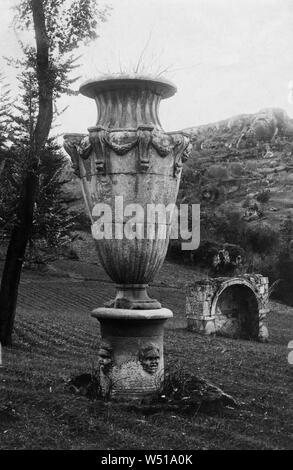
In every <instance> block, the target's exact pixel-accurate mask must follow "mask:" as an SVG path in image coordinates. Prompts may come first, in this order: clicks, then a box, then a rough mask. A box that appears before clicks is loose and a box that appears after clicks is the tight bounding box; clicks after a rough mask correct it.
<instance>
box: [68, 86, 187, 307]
mask: <svg viewBox="0 0 293 470" xmlns="http://www.w3.org/2000/svg"><path fill="white" fill-rule="evenodd" d="M80 92H81V93H82V94H83V95H85V96H87V97H89V98H92V99H94V100H95V102H96V105H97V110H98V118H97V123H96V126H94V127H90V128H89V129H88V131H89V135H88V137H85V136H84V135H80V138H78V137H77V136H76V135H75V134H68V135H66V136H65V148H66V149H67V151H68V152H69V153H70V155H71V156H72V158H73V160H74V162H75V168H76V172H77V174H78V175H79V177H80V178H81V181H82V187H83V193H84V197H85V201H86V206H87V209H88V211H89V215H90V218H91V221H92V234H93V237H94V239H95V241H96V248H97V252H98V255H99V259H100V261H101V263H102V265H103V267H104V269H105V271H106V272H107V273H108V275H109V276H110V278H111V279H112V280H113V281H114V282H115V283H116V284H117V287H118V292H117V296H116V298H115V299H114V300H113V302H111V303H110V305H109V306H113V307H115V308H131V309H154V308H160V307H161V306H160V304H159V302H158V301H156V300H155V299H150V298H149V297H148V295H147V292H146V287H147V285H148V284H149V283H150V282H151V281H152V280H153V278H154V276H155V274H156V273H157V271H158V270H159V269H160V267H161V265H162V263H163V261H164V258H165V256H166V251H167V247H168V242H169V236H170V230H171V219H172V215H173V208H174V205H175V202H176V198H177V193H178V187H179V182H180V176H181V169H182V159H184V158H185V157H187V154H188V151H189V150H190V146H189V139H188V137H187V136H186V135H185V134H184V133H181V132H175V133H169V132H164V131H163V128H162V125H161V123H160V120H159V116H158V108H159V104H160V101H161V100H162V99H165V98H169V97H171V96H172V95H173V94H174V93H175V92H176V88H175V87H174V85H172V84H171V83H170V82H168V81H165V80H153V79H148V78H109V79H102V80H90V81H87V82H86V83H85V84H83V85H82V86H81V88H80ZM101 204H105V209H104V211H103V210H102V206H101ZM133 204H135V206H134V205H133ZM158 205H160V206H158ZM103 234H104V235H103Z"/></svg>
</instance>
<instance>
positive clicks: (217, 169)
mask: <svg viewBox="0 0 293 470" xmlns="http://www.w3.org/2000/svg"><path fill="white" fill-rule="evenodd" d="M207 174H208V176H209V177H211V178H216V179H219V180H221V179H226V178H228V171H227V168H226V167H224V166H221V165H211V166H210V167H209V169H208V171H207Z"/></svg>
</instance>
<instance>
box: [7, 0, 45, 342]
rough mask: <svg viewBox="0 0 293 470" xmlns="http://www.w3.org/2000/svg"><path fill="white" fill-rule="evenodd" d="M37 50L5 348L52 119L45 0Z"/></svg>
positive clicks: (10, 256)
mask: <svg viewBox="0 0 293 470" xmlns="http://www.w3.org/2000/svg"><path fill="white" fill-rule="evenodd" d="M30 7H31V9H32V13H33V22H34V29H35V39H36V48H37V65H36V72H37V80H38V89H39V110H38V117H37V123H36V127H35V130H34V132H33V135H32V139H31V148H30V154H29V159H30V165H29V166H30V170H29V171H28V173H27V175H26V177H25V180H24V183H23V188H22V191H21V197H20V200H19V206H18V210H17V216H18V217H17V219H18V220H17V223H16V225H15V227H14V229H13V231H12V234H11V238H10V241H9V245H8V250H7V254H6V260H5V265H4V270H3V274H2V281H1V288H0V341H1V343H2V345H3V346H7V345H11V344H12V331H13V325H14V318H15V311H16V303H17V296H18V288H19V281H20V276H21V270H22V265H23V260H24V256H25V251H26V247H27V244H28V240H29V237H30V234H31V230H32V225H33V214H34V205H35V201H36V198H37V194H38V189H39V174H38V173H39V171H38V170H39V164H40V158H41V157H40V156H41V152H42V150H43V148H44V145H45V143H46V141H47V138H48V135H49V132H50V129H51V125H52V119H53V86H52V80H51V79H50V65H49V41H48V36H47V30H46V21H45V13H44V5H43V0H31V1H30Z"/></svg>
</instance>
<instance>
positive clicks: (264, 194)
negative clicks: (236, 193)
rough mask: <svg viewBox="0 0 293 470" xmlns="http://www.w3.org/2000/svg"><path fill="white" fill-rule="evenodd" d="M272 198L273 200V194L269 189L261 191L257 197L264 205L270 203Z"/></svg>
mask: <svg viewBox="0 0 293 470" xmlns="http://www.w3.org/2000/svg"><path fill="white" fill-rule="evenodd" d="M270 198H271V193H270V190H269V189H265V190H263V191H261V192H260V193H258V194H257V196H256V199H257V201H258V202H261V203H262V204H266V203H267V202H269V200H270Z"/></svg>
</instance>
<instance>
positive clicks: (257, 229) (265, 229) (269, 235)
mask: <svg viewBox="0 0 293 470" xmlns="http://www.w3.org/2000/svg"><path fill="white" fill-rule="evenodd" d="M245 244H246V246H247V248H249V249H250V250H251V251H252V252H253V253H258V254H259V255H265V254H269V253H271V252H272V250H273V249H274V248H276V247H277V246H278V244H279V234H278V232H277V231H276V230H275V229H274V228H272V227H271V226H270V225H269V224H267V223H264V222H262V223H258V224H255V225H253V226H248V227H247V229H246V230H245Z"/></svg>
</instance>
